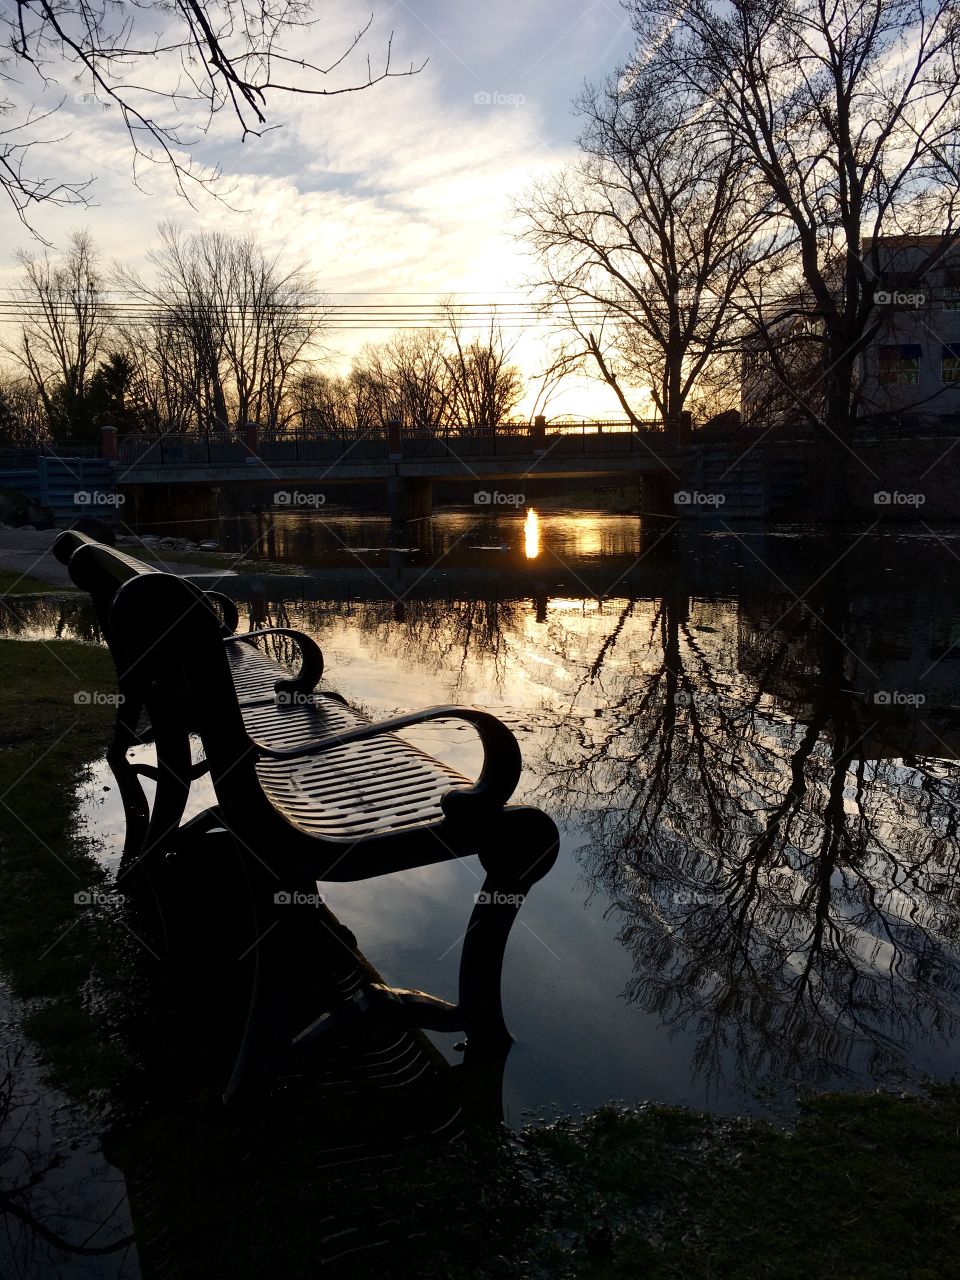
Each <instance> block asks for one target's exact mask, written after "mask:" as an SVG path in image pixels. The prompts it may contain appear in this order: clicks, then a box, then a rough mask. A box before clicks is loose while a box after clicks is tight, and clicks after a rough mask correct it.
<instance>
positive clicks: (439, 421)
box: [354, 329, 454, 435]
mask: <svg viewBox="0 0 960 1280" xmlns="http://www.w3.org/2000/svg"><path fill="white" fill-rule="evenodd" d="M354 373H355V374H356V375H358V376H359V377H360V378H361V379H362V380H363V382H364V384H365V386H366V387H367V389H368V392H369V396H370V399H371V401H372V404H373V406H374V417H375V420H376V421H377V423H378V424H379V425H381V426H382V425H383V424H384V423H386V422H388V421H390V419H391V418H397V419H399V420H400V421H401V422H403V423H405V424H406V425H408V426H415V427H419V428H422V429H423V430H426V431H430V432H433V433H434V434H437V435H439V434H441V433H443V432H445V431H446V430H447V429H448V428H449V426H450V422H451V417H452V411H453V395H454V388H453V380H452V376H451V371H450V365H449V360H448V357H447V354H446V352H445V350H444V342H443V334H442V333H440V332H438V331H437V330H436V329H416V330H413V331H411V332H408V333H398V334H397V335H396V336H395V337H393V338H391V339H390V340H389V341H388V342H384V343H380V344H377V345H374V344H372V343H370V344H368V345H367V346H365V347H364V349H363V351H362V352H361V353H360V356H359V358H358V360H357V361H356V363H355V365H354Z"/></svg>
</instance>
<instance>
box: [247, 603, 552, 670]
mask: <svg viewBox="0 0 960 1280" xmlns="http://www.w3.org/2000/svg"><path fill="white" fill-rule="evenodd" d="M528 611H529V605H528V604H527V602H525V601H516V600H497V599H437V598H432V599H427V600H424V599H417V598H410V599H405V600H402V601H398V600H395V599H389V600H374V601H363V602H356V601H310V600H297V601H278V600H269V599H266V598H265V597H263V598H261V597H257V598H255V599H254V600H252V601H250V602H249V604H246V605H242V606H241V629H242V628H243V626H244V625H247V624H249V626H250V627H251V628H254V627H299V628H301V629H302V630H304V631H307V632H308V633H309V634H311V635H314V636H315V637H316V638H317V640H318V642H319V643H320V645H321V648H322V647H323V639H324V633H325V632H328V631H329V629H330V627H331V624H333V623H340V622H344V621H346V622H348V623H349V624H350V626H351V627H352V628H353V629H354V630H356V631H357V632H358V633H359V634H360V635H363V636H366V637H367V638H369V639H370V640H371V641H372V642H373V646H374V648H375V649H376V650H377V651H379V652H382V653H384V654H389V655H390V657H391V659H392V660H394V661H396V660H401V661H406V662H408V663H409V664H410V665H411V666H415V667H417V668H421V669H428V670H429V669H433V670H435V671H443V672H451V671H454V672H456V673H457V680H456V684H457V685H459V683H460V681H461V680H462V679H463V678H464V676H465V674H466V669H467V667H468V664H471V663H476V662H477V661H478V660H483V661H485V662H488V663H490V664H491V665H492V668H493V672H494V677H495V679H496V681H497V683H498V684H499V683H502V681H503V680H504V677H505V675H506V672H507V670H508V667H509V665H510V661H511V659H512V658H514V657H515V656H516V648H517V641H518V639H519V637H520V636H521V635H522V632H523V625H524V619H525V617H526V615H527V613H528ZM244 613H246V614H247V617H246V618H244V616H243V615H244ZM267 644H268V647H269V648H270V651H271V656H273V657H274V658H276V659H277V660H278V661H280V662H288V663H289V662H292V661H294V654H295V650H294V647H293V646H292V644H291V642H290V641H289V640H287V639H286V638H285V637H283V636H272V637H268V638H267ZM336 674H337V673H336V671H335V670H331V671H330V675H331V678H332V679H333V680H334V681H335V680H336Z"/></svg>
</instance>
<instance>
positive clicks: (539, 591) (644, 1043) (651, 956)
mask: <svg viewBox="0 0 960 1280" xmlns="http://www.w3.org/2000/svg"><path fill="white" fill-rule="evenodd" d="M183 532H185V533H188V532H189V530H188V529H186V528H185V529H184V531H183ZM194 536H197V535H194ZM220 537H221V540H222V541H223V542H224V544H225V545H230V546H236V547H239V546H244V547H251V546H253V547H255V549H256V550H255V554H258V555H262V556H263V558H264V561H265V567H264V572H263V574H262V575H260V576H257V575H254V576H245V577H237V578H235V579H227V580H225V581H224V582H223V583H221V589H228V590H230V591H231V592H232V593H233V594H235V595H236V597H237V598H238V600H239V601H240V605H241V628H243V627H244V626H250V627H255V626H264V625H275V626H287V627H298V628H302V629H303V630H305V631H307V632H309V633H310V634H312V635H314V636H315V637H316V638H317V640H318V641H319V643H320V645H321V647H322V648H323V651H324V656H325V660H326V679H327V683H328V684H329V685H330V686H331V687H333V688H336V689H338V690H339V691H340V692H342V693H343V694H344V695H345V696H346V697H347V698H348V699H350V700H351V701H353V702H354V703H356V704H358V705H362V706H363V708H364V709H366V710H367V711H368V712H369V713H370V714H372V715H373V716H374V717H376V718H380V717H382V716H387V715H391V714H394V713H397V712H401V711H407V710H412V709H415V708H418V707H424V706H427V705H430V704H433V703H445V702H463V703H476V704H478V705H480V706H484V707H488V708H490V709H492V710H494V711H495V712H496V713H497V714H498V715H500V716H501V717H502V718H503V719H505V720H506V721H507V722H508V723H509V724H510V725H511V726H512V727H513V728H514V730H515V731H516V733H517V735H518V737H519V739H520V742H521V747H522V750H523V757H524V763H525V770H524V776H523V780H522V783H521V789H520V794H519V795H518V797H517V798H518V799H522V800H525V801H530V802H532V803H536V804H539V805H540V806H542V807H543V808H545V809H546V810H548V811H549V812H550V813H551V814H552V815H553V816H554V817H555V819H556V820H557V821H558V823H559V824H560V826H561V829H562V832H563V845H562V851H561V856H560V859H559V862H558V864H557V866H556V868H555V870H554V871H553V872H552V873H551V874H550V875H549V876H548V877H547V878H546V879H545V880H544V881H542V882H541V883H540V884H539V885H537V886H536V888H535V889H534V891H533V893H532V894H531V896H530V898H529V900H528V901H527V903H526V904H525V906H524V908H523V911H522V912H521V915H520V917H519V922H518V925H517V926H516V927H515V929H514V932H513V935H512V939H511V943H510V948H509V951H508V957H507V964H506V968H505V974H504V1004H505V1008H506V1010H507V1016H508V1022H509V1024H510V1026H511V1029H512V1030H513V1032H514V1033H515V1035H516V1037H517V1044H516V1046H515V1048H514V1051H513V1053H512V1054H511V1057H510V1060H509V1062H508V1066H507V1076H506V1093H505V1102H506V1104H507V1108H508V1112H509V1114H510V1117H511V1118H512V1119H513V1120H514V1121H517V1120H519V1119H521V1118H522V1112H523V1110H524V1109H527V1108H539V1107H546V1108H548V1109H549V1107H550V1106H551V1104H553V1103H556V1104H558V1105H560V1106H561V1107H564V1108H576V1107H578V1106H582V1107H593V1106H595V1105H597V1104H599V1103H602V1102H604V1101H607V1100H609V1099H612V1098H622V1099H631V1100H632V1099H640V1098H657V1099H662V1100H666V1101H674V1102H685V1103H689V1104H692V1105H696V1106H707V1107H710V1108H712V1109H717V1110H731V1109H738V1110H746V1109H750V1110H753V1109H756V1108H757V1107H758V1106H760V1105H763V1101H764V1100H766V1099H768V1098H769V1099H771V1100H774V1101H784V1100H785V1099H786V1098H788V1097H789V1095H790V1085H791V1084H796V1083H801V1084H809V1085H814V1086H826V1085H836V1084H844V1083H848V1084H850V1085H868V1084H870V1083H871V1082H884V1083H888V1084H889V1083H908V1082H915V1081H917V1080H918V1079H920V1078H921V1077H922V1076H923V1075H925V1074H926V1075H932V1076H935V1077H937V1078H949V1077H951V1076H953V1075H954V1074H956V1072H957V1070H958V1065H960V1036H958V1032H960V891H958V890H960V880H958V865H960V768H958V764H957V758H958V753H960V665H958V659H960V541H958V538H957V535H956V534H955V533H954V532H951V531H937V532H933V531H926V530H920V531H919V532H917V531H907V530H903V531H896V530H894V531H892V532H887V533H884V534H883V536H879V534H878V533H877V532H876V531H874V532H871V533H869V534H863V533H850V534H846V535H844V536H843V538H842V540H840V541H834V540H830V539H826V538H819V537H814V536H811V535H808V534H805V533H804V532H803V531H801V530H786V529H783V530H766V531H762V532H761V531H753V532H745V531H743V530H738V531H736V532H733V531H730V530H728V529H725V528H723V527H717V528H714V529H712V530H704V531H702V532H700V533H694V534H690V535H684V536H683V537H682V538H673V537H669V536H668V537H663V536H662V533H661V531H657V530H655V531H654V532H653V533H649V532H648V533H646V534H645V535H642V533H641V530H640V527H639V523H638V521H637V520H635V519H631V518H629V517H615V516H602V515H596V516H595V515H581V516H553V515H541V516H540V517H539V520H533V519H530V518H529V517H527V519H526V520H525V519H524V517H523V516H520V515H510V516H496V515H494V514H492V513H491V514H490V515H489V516H485V517H483V518H480V519H478V518H477V517H475V516H472V515H471V516H458V515H449V516H440V517H437V518H436V519H434V520H433V521H432V522H430V523H429V525H425V526H424V527H423V528H422V529H420V530H419V531H417V530H416V529H414V530H413V532H409V533H408V532H404V533H401V534H400V535H397V534H391V531H390V529H389V526H388V525H387V524H386V523H385V522H383V521H380V520H376V519H373V518H364V517H356V518H346V517H344V518H338V519H337V520H328V519H326V518H318V517H317V516H316V515H302V516H301V515H289V516H279V517H278V516H274V517H269V516H258V517H250V518H247V519H246V520H242V521H236V522H234V523H233V524H231V525H229V526H228V525H224V526H223V527H222V528H221V530H220ZM266 562H269V563H266ZM284 563H287V564H291V565H297V566H302V567H303V569H304V572H302V573H301V572H297V573H292V574H289V575H288V576H283V575H282V572H281V571H279V570H278V569H277V568H276V566H277V565H282V564H284ZM13 608H14V609H15V610H16V612H15V613H14V612H12V611H8V612H7V613H6V614H5V615H4V616H3V618H2V620H0V627H2V630H3V632H4V633H5V634H17V633H19V634H25V635H27V634H29V635H37V636H40V635H53V634H61V635H74V634H76V635H80V636H86V637H88V638H91V639H93V638H96V636H95V628H94V627H93V624H92V621H91V618H90V615H89V613H88V612H87V610H86V606H85V605H84V604H83V602H82V601H80V600H62V601H59V602H53V601H50V600H46V601H40V600H37V601H35V602H33V603H30V602H27V601H22V602H14V605H13ZM412 736H413V735H412ZM415 740H417V741H419V742H421V743H422V744H423V745H425V746H426V747H427V748H428V749H429V750H430V751H431V752H432V753H434V754H438V755H443V756H445V757H446V758H449V759H450V761H451V763H453V764H455V765H456V766H458V767H460V768H462V769H463V770H464V771H465V772H471V771H475V770H476V768H477V765H478V754H477V749H476V745H475V740H474V738H473V736H472V733H471V732H470V730H468V729H466V728H457V727H454V726H452V725H440V726H431V727H428V728H424V729H422V730H419V731H418V732H417V734H416V735H415ZM110 781H111V779H110V777H109V774H108V773H107V772H106V771H105V768H104V770H101V771H99V772H98V773H97V774H96V776H95V777H94V778H93V779H92V780H91V781H90V783H89V784H87V785H86V786H85V787H84V792H83V796H84V809H85V813H86V817H87V821H88V824H89V829H90V831H91V834H92V835H94V836H95V837H96V838H97V839H98V840H100V842H101V844H102V848H103V856H104V857H105V858H106V859H108V860H111V861H112V860H114V859H115V858H116V856H117V854H118V851H119V840H120V832H121V829H122V818H121V815H120V813H119V811H118V810H117V808H116V805H115V802H114V795H115V793H114V792H113V791H108V792H105V791H103V789H102V788H103V787H104V786H105V785H108V784H109V783H110ZM202 803H204V796H203V795H202V794H201V795H199V796H198V798H197V804H198V805H200V804H202ZM478 885H479V881H478V868H477V867H476V866H475V865H473V864H471V863H463V864H453V865H446V866H440V867H432V868H428V869H425V870H423V871H419V872H410V873H406V874H403V875H397V876H393V877H388V878H385V879H381V880H376V881H370V882H366V883H364V884H359V885H355V886H349V885H330V886H324V892H325V894H326V897H327V901H328V903H329V905H330V907H331V908H332V909H333V910H334V912H335V913H336V914H337V915H339V916H340V917H341V918H342V919H343V920H345V922H346V923H348V924H349V925H350V926H351V927H352V928H353V929H354V931H355V932H356V934H357V936H358V938H359V940H360V943H361V946H362V948H363V949H364V950H365V951H366V953H367V954H368V955H369V956H370V958H371V960H372V961H373V962H374V964H375V965H376V966H377V967H378V968H379V969H380V971H381V972H382V973H383V974H384V975H385V977H386V978H387V980H388V981H391V982H395V983H397V984H402V985H404V986H414V987H423V988H425V989H427V990H430V991H434V992H436V993H437V994H440V995H445V996H448V997H452V996H454V995H455V992H456V971H457V962H458V956H459V941H460V938H461V935H462V931H463V929H464V927H465V925H466V921H467V917H468V915H469V911H470V908H471V905H472V901H473V894H474V893H475V891H476V889H477V888H478ZM441 1043H442V1044H443V1046H444V1047H445V1048H446V1049H449V1043H448V1042H444V1041H442V1038H441ZM784 1082H787V1087H786V1088H784Z"/></svg>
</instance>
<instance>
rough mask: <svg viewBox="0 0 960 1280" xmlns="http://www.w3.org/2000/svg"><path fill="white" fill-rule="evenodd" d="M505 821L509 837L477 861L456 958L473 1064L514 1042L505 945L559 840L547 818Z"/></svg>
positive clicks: (527, 815) (517, 814) (529, 815)
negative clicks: (480, 871)
mask: <svg viewBox="0 0 960 1280" xmlns="http://www.w3.org/2000/svg"><path fill="white" fill-rule="evenodd" d="M505 817H506V819H507V821H508V822H509V828H508V830H509V837H508V838H507V839H504V840H503V841H502V842H498V844H497V845H496V847H495V850H491V851H489V852H484V853H482V854H481V855H480V861H481V863H482V865H483V867H484V870H485V871H486V873H487V875H486V878H485V879H484V882H483V887H482V889H481V890H480V892H479V893H478V894H477V895H476V899H475V902H474V907H473V911H472V913H471V915H470V923H469V924H468V925H467V932H466V935H465V937H464V940H463V949H462V951H461V953H460V1007H461V1009H462V1011H463V1017H464V1025H465V1026H466V1029H467V1052H468V1054H469V1055H470V1058H471V1059H476V1058H477V1056H478V1055H490V1054H493V1055H495V1056H496V1055H500V1054H502V1053H504V1051H505V1050H506V1049H507V1048H509V1046H510V1044H511V1043H512V1042H513V1037H512V1036H511V1035H510V1032H509V1031H508V1030H507V1024H506V1022H505V1020H504V1016H503V1002H502V996H501V980H502V974H503V958H504V953H505V951H506V948H507V939H508V938H509V936H510V930H511V929H512V928H513V924H514V921H515V920H516V918H517V913H518V912H519V910H520V908H521V906H522V905H523V902H524V899H525V898H526V896H527V894H528V893H529V891H530V889H531V887H532V886H533V885H534V884H536V882H537V881H538V880H540V879H542V877H543V876H545V875H546V874H547V872H548V871H549V870H550V868H551V867H552V866H553V864H554V862H555V861H556V858H557V845H558V843H559V836H558V833H557V828H556V826H555V825H554V823H553V822H552V821H551V819H550V818H548V817H547V816H546V814H544V813H541V812H540V811H539V810H538V809H523V810H514V811H512V812H509V813H508V814H507V815H505ZM504 835H505V836H506V831H505V832H504Z"/></svg>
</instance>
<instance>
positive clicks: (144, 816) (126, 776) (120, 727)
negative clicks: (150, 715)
mask: <svg viewBox="0 0 960 1280" xmlns="http://www.w3.org/2000/svg"><path fill="white" fill-rule="evenodd" d="M121 692H122V694H123V701H122V702H121V703H120V705H119V706H118V708H117V719H116V723H115V724H114V728H113V741H112V742H111V743H110V746H109V747H108V748H107V764H108V765H109V766H110V771H111V773H112V774H113V776H114V778H115V780H116V783H117V790H118V791H119V793H120V800H121V803H122V804H123V816H124V820H125V822H126V833H125V836H124V841H123V858H122V860H121V866H124V865H125V864H126V863H127V862H129V861H130V859H131V858H134V857H136V855H137V854H138V853H139V852H140V850H141V849H142V848H143V842H144V840H145V839H146V835H147V826H148V824H149V821H150V806H149V805H148V803H147V795H146V792H145V791H144V789H143V784H142V783H141V781H140V775H139V774H138V773H137V771H136V769H135V767H134V766H133V765H132V764H131V763H130V761H129V760H128V759H127V752H128V751H129V749H130V748H131V747H134V746H137V745H139V742H140V739H139V738H138V737H137V724H138V723H139V720H140V712H141V710H142V708H141V705H140V703H139V701H137V700H136V699H134V698H132V697H130V696H129V694H128V693H123V689H121Z"/></svg>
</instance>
